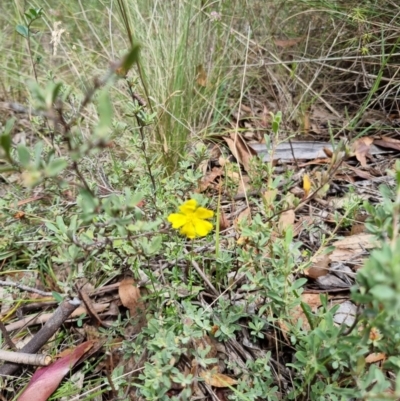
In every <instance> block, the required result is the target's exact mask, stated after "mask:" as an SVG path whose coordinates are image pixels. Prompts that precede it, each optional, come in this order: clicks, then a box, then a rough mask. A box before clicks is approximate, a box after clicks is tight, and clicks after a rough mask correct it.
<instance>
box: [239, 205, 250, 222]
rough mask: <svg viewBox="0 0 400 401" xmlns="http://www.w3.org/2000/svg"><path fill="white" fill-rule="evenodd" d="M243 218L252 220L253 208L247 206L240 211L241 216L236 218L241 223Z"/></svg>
mask: <svg viewBox="0 0 400 401" xmlns="http://www.w3.org/2000/svg"><path fill="white" fill-rule="evenodd" d="M242 220H247V221H248V222H250V220H251V210H250V208H249V207H247V208H246V209H244V210H243V211H242V212H240V214H239V216H238V217H237V219H236V222H237V223H240V222H241V221H242Z"/></svg>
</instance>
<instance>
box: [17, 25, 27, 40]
mask: <svg viewBox="0 0 400 401" xmlns="http://www.w3.org/2000/svg"><path fill="white" fill-rule="evenodd" d="M15 30H16V31H17V32H18V33H19V34H20V35H21V36H23V37H24V38H25V39H26V38H27V37H28V35H29V29H28V27H27V26H25V25H17V26H16V28H15Z"/></svg>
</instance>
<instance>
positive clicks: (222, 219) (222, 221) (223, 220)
mask: <svg viewBox="0 0 400 401" xmlns="http://www.w3.org/2000/svg"><path fill="white" fill-rule="evenodd" d="M230 226H231V222H230V221H229V220H228V218H227V217H226V214H225V213H224V211H223V210H221V212H220V215H219V229H220V230H221V231H224V230H226V229H227V228H229V227H230Z"/></svg>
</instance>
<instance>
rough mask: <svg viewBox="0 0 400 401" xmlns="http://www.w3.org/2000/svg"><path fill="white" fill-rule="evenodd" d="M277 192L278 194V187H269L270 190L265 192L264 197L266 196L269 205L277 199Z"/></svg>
mask: <svg viewBox="0 0 400 401" xmlns="http://www.w3.org/2000/svg"><path fill="white" fill-rule="evenodd" d="M277 194H278V190H277V189H269V190H268V191H265V192H264V193H263V198H264V200H265V203H266V204H267V206H270V205H272V204H273V202H274V200H275V199H276V195H277Z"/></svg>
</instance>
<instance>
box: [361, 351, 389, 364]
mask: <svg viewBox="0 0 400 401" xmlns="http://www.w3.org/2000/svg"><path fill="white" fill-rule="evenodd" d="M385 359H386V354H384V353H383V352H373V353H372V354H369V355H368V356H366V357H365V362H366V363H375V362H379V361H384V360H385Z"/></svg>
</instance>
